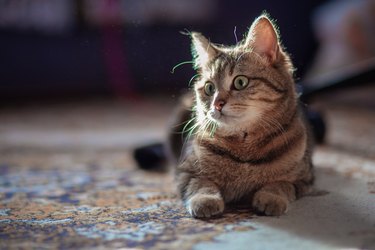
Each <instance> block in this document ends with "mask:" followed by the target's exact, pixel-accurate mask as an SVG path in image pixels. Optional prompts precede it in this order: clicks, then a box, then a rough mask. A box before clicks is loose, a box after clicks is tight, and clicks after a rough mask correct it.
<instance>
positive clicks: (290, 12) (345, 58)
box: [0, 0, 375, 146]
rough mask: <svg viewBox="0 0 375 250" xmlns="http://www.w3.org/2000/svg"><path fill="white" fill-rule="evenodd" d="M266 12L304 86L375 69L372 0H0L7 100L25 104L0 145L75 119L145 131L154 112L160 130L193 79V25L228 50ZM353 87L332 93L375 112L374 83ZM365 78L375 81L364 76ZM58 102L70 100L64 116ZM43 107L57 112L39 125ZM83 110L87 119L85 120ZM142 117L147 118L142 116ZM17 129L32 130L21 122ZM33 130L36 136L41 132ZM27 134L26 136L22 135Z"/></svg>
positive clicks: (5, 120)
mask: <svg viewBox="0 0 375 250" xmlns="http://www.w3.org/2000/svg"><path fill="white" fill-rule="evenodd" d="M263 11H267V12H268V13H269V14H270V15H271V17H272V18H274V20H275V21H276V23H277V25H278V26H279V29H280V33H281V40H282V43H283V45H284V46H285V47H286V49H287V51H288V52H289V53H290V55H291V58H292V60H293V62H294V65H295V67H296V69H297V71H296V73H295V78H296V80H297V82H300V83H302V84H305V85H307V87H313V88H314V86H318V87H319V86H320V85H319V84H322V83H323V84H326V83H329V84H331V83H335V81H337V79H339V81H340V80H342V79H343V78H345V77H347V73H348V72H349V73H350V72H352V69H353V67H352V65H358V64H360V66H361V65H362V64H361V63H363V62H365V63H364V64H365V66H366V65H367V66H368V65H370V66H372V68H371V70H370V73H372V76H373V75H374V70H373V69H374V65H375V63H374V62H375V61H374V56H375V32H374V31H375V1H374V0H355V1H354V0H340V1H339V0H337V1H335V0H330V1H328V0H306V1H298V0H288V1H276V0H275V1H249V0H239V1H224V0H137V1H135V0H64V1H60V0H0V105H1V106H0V107H19V105H21V106H22V107H30V108H29V110H27V111H24V112H26V113H25V114H22V112H23V111H21V110H20V109H19V110H16V111H14V110H9V109H0V110H2V111H3V112H2V113H1V114H0V120H1V124H0V126H1V127H2V128H3V129H2V130H1V131H3V133H1V134H0V144H2V145H4V144H6V143H8V142H12V143H13V142H14V141H17V140H20V141H19V144H22V143H21V142H25V138H28V136H30V138H32V139H30V146H33V145H34V144H33V143H36V142H37V141H38V138H41V135H45V134H46V131H47V130H46V129H45V128H46V127H47V126H48V124H50V127H51V129H52V131H55V132H56V131H59V130H58V129H57V128H58V127H59V126H60V128H61V130H62V131H63V130H64V129H67V130H69V129H71V127H69V126H68V127H66V126H67V125H66V124H77V123H79V124H81V126H82V127H83V128H84V129H88V128H92V127H93V126H95V124H101V125H103V124H107V127H105V126H104V127H105V129H106V130H109V128H110V127H111V126H114V124H118V128H119V130H120V128H121V127H122V128H126V129H124V130H127V131H131V129H130V128H129V126H128V127H127V125H128V124H133V123H132V122H133V121H135V120H137V121H138V122H137V123H135V124H137V125H142V126H145V125H147V124H148V125H150V124H153V123H155V124H156V123H157V119H159V120H160V123H158V124H159V125H160V128H161V130H163V129H164V128H165V127H166V126H167V125H165V124H166V120H168V119H167V118H165V117H168V114H169V113H170V110H171V108H173V106H174V105H175V103H176V100H177V97H178V96H179V95H180V93H181V92H182V91H183V90H185V89H187V88H188V83H189V80H190V79H191V77H192V76H193V75H194V72H193V69H192V67H191V64H184V65H181V66H180V67H178V68H177V69H176V70H174V72H173V73H172V69H173V67H174V66H175V65H177V64H179V63H181V62H188V61H191V54H190V39H189V37H188V36H187V35H186V32H187V31H199V32H202V33H203V34H205V35H206V36H207V37H209V38H210V39H211V41H213V42H216V43H222V44H226V45H233V44H235V43H236V39H238V40H240V39H241V38H242V37H243V35H244V34H245V33H246V31H247V29H248V27H249V26H250V25H251V23H252V21H253V20H254V19H255V18H256V17H257V16H258V15H260V14H261V13H262V12H263ZM184 33H185V35H184ZM359 68H361V67H359ZM367 68H368V67H367ZM367 71H368V70H367ZM331 73H334V74H333V77H332V74H331ZM309 79H313V80H311V81H310V80H309ZM363 80H364V81H363ZM353 82H354V83H355V84H354V85H358V86H359V87H358V88H356V89H357V90H358V89H359V90H360V93H357V94H355V92H356V91H353V89H352V90H350V93H349V94H347V95H346V96H345V98H344V99H343V98H341V99H340V97H339V96H337V95H336V94H334V93H332V92H330V93H329V94H328V100H331V101H332V100H334V101H337V102H340V104H342V103H343V102H345V100H348V99H349V100H351V103H353V102H354V103H356V104H358V103H364V105H363V106H366V107H370V108H371V109H373V108H374V106H375V105H374V104H373V102H371V100H373V99H374V98H373V96H374V92H375V91H374V88H373V87H372V88H370V90H368V89H365V90H363V88H362V87H361V86H362V85H361V84H359V83H358V84H357V83H356V82H355V81H353V80H352V81H351V84H352V85H353ZM362 82H366V83H368V82H370V83H373V82H374V80H373V78H372V80H371V79H369V77H367V78H366V77H365V79H362ZM308 85H310V86H308ZM372 86H374V85H373V84H372ZM319 93H320V92H319ZM155 98H157V99H159V100H158V101H153V100H154V99H155ZM99 100H100V101H99ZM103 101H104V102H106V103H105V104H104V103H103ZM306 101H307V102H308V103H314V102H313V101H311V100H310V99H309V100H306ZM51 103H57V104H59V105H60V107H61V105H65V106H63V107H61V108H60V112H58V111H57V109H58V108H57V107H56V105H55V106H53V107H52V106H51ZM109 103H111V104H109ZM153 104H155V105H153ZM90 105H91V106H90ZM106 105H107V106H106ZM111 105H112V106H111ZM114 105H115V106H116V105H117V106H116V107H114ZM142 105H143V106H142ZM163 105H164V106H165V107H162V108H160V110H159V111H157V109H158V107H160V106H163ZM79 107H81V108H83V107H84V108H83V109H84V111H80V108H79ZM93 107H95V108H93ZM46 108H47V109H49V110H48V111H45V110H43V109H46ZM127 109H131V111H127ZM99 110H101V111H99ZM114 110H116V111H114ZM322 110H323V111H325V110H327V108H324V107H323V109H322ZM110 111H112V112H110ZM74 112H75V113H74ZM158 112H159V113H160V114H165V115H164V116H157V115H156V114H158ZM45 113H48V114H49V115H51V117H49V116H48V115H47V116H46V117H44V118H40V120H37V117H38V114H41V117H43V115H42V114H45ZM82 114H84V117H86V118H85V119H86V120H87V121H85V122H84V121H82V122H81V121H80V122H78V121H77V120H80V119H81V120H83V119H82V116H81V115H82ZM104 114H106V115H107V116H104ZM110 114H112V115H110ZM132 115H136V116H135V117H133V118H131V117H132ZM12 117H13V118H12ZM26 117H27V118H26ZM129 117H130V118H129ZM145 117H148V118H151V119H153V120H152V122H151V123H150V122H143V123H142V122H140V121H144V120H143V119H145ZM90 119H91V120H92V121H91V120H90ZM121 119H124V120H121ZM89 121H90V122H89ZM140 123H142V124H140ZM20 124H23V126H25V129H18V130H17V129H15V128H16V127H17V126H18V125H20ZM33 124H34V125H33ZM42 124H43V125H42ZM61 124H65V125H61ZM16 125H17V126H16ZM33 126H34V128H35V131H36V130H37V131H40V132H41V135H39V136H35V138H34V137H33V136H34V135H37V133H36V132H35V131H34V130H33V129H31V128H32V127H33ZM135 127H137V126H135ZM155 127H156V126H154V127H152V126H151V125H150V128H147V129H146V130H147V131H148V133H149V132H150V131H151V130H155V129H156V128H155ZM133 128H134V126H133ZM138 128H139V127H138ZM124 130H121V131H124ZM164 130H165V129H164ZM164 130H163V131H164ZM25 131H30V133H29V134H28V136H21V134H22V133H23V132H25ZM12 133H13V134H14V137H12V136H11V135H12ZM95 135H96V136H97V133H95ZM143 135H144V137H145V138H146V137H147V136H148V135H149V134H147V133H145V134H143ZM128 136H129V135H128V134H126V135H124V137H121V136H118V135H116V134H114V135H113V140H117V141H118V142H120V141H129V137H128ZM45 137H46V138H47V139H46V140H47V141H48V140H52V139H51V138H53V137H51V136H49V137H48V136H45ZM64 138H65V140H66V142H67V143H68V142H69V143H72V142H74V141H77V138H76V137H75V136H71V137H67V136H63V135H62V136H61V137H58V138H56V142H59V141H60V140H63V139H64ZM66 138H70V139H66ZM85 138H86V137H85ZM87 138H91V137H90V136H88V137H87ZM87 138H86V139H87ZM108 138H110V136H109V135H108V134H106V135H105V136H103V138H101V139H98V141H101V142H103V141H105V140H107V141H108V144H110V143H111V140H110V139H108ZM1 139H2V140H1ZM133 139H134V138H133ZM133 139H131V140H133ZM87 140H88V142H87V144H90V143H89V141H90V140H89V139H87ZM114 144H116V143H114ZM120 144H121V143H120ZM22 145H23V144H22ZM90 145H91V144H90ZM0 146H1V145H0Z"/></svg>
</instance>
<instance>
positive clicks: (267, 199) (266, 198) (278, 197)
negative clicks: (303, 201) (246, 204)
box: [252, 182, 296, 216]
mask: <svg viewBox="0 0 375 250" xmlns="http://www.w3.org/2000/svg"><path fill="white" fill-rule="evenodd" d="M295 199H296V190H295V187H294V185H293V184H292V183H289V182H275V183H269V184H266V185H265V186H263V187H262V188H260V189H259V190H258V191H257V192H256V193H255V194H254V197H253V202H252V206H253V207H254V208H255V209H256V210H258V211H259V212H261V213H264V214H266V215H271V216H278V215H282V214H284V213H285V212H286V211H287V209H288V206H289V203H290V202H291V201H294V200H295Z"/></svg>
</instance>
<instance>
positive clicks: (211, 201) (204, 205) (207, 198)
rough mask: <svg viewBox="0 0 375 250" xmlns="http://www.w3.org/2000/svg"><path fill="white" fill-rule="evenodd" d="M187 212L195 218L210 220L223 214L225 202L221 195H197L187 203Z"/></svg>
mask: <svg viewBox="0 0 375 250" xmlns="http://www.w3.org/2000/svg"><path fill="white" fill-rule="evenodd" d="M187 210H188V211H189V213H190V214H191V215H192V216H193V217H197V218H210V217H212V216H214V215H219V214H222V213H223V211H224V201H223V198H221V196H220V195H213V194H195V195H193V196H192V197H191V198H190V199H189V200H188V201H187Z"/></svg>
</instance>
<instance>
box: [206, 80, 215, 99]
mask: <svg viewBox="0 0 375 250" xmlns="http://www.w3.org/2000/svg"><path fill="white" fill-rule="evenodd" d="M204 92H205V93H206V95H208V96H212V95H214V94H215V85H214V84H213V83H212V82H206V84H205V85H204Z"/></svg>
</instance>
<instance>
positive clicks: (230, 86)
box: [170, 15, 313, 217]
mask: <svg viewBox="0 0 375 250" xmlns="http://www.w3.org/2000/svg"><path fill="white" fill-rule="evenodd" d="M190 35H191V39H192V52H193V59H194V67H195V69H196V71H197V76H194V78H195V79H194V88H193V90H192V91H191V93H189V94H187V95H186V96H185V97H183V101H182V102H181V105H180V106H179V107H178V108H177V110H178V111H177V112H176V123H175V124H176V126H173V128H172V129H171V134H170V139H171V140H170V145H171V146H170V148H172V151H173V152H174V154H175V156H174V157H175V159H180V160H179V161H178V162H176V164H177V168H176V181H177V186H178V189H179V191H180V194H181V198H182V199H183V200H184V201H185V204H186V207H187V210H188V211H189V213H190V214H191V215H192V216H194V217H211V216H214V215H219V214H221V213H223V211H224V209H225V204H227V203H247V204H249V205H250V206H252V207H253V208H254V209H256V210H257V211H259V212H260V213H265V214H267V215H281V214H283V213H284V212H286V210H287V208H288V205H289V202H291V201H293V200H295V199H296V198H298V197H300V196H302V195H304V194H305V193H306V192H308V191H309V189H310V186H311V184H312V182H313V170H312V169H313V165H312V161H311V149H312V145H311V140H310V136H309V131H308V130H307V125H306V122H305V120H304V118H303V114H302V111H301V110H300V108H299V102H298V96H297V94H296V90H295V86H294V80H293V66H292V63H291V61H290V59H289V56H288V55H287V53H286V52H285V51H284V49H283V47H282V46H281V44H280V42H279V34H278V32H277V29H276V28H275V25H274V24H273V22H272V21H271V20H270V18H269V17H268V16H267V15H261V16H260V17H258V18H257V19H256V20H255V21H254V22H253V24H252V25H251V27H250V29H249V32H248V34H247V36H246V37H245V38H244V39H243V40H242V41H240V42H238V43H237V44H236V45H234V46H231V47H226V46H223V45H218V44H213V43H211V42H210V41H209V40H208V39H207V38H206V37H204V36H203V35H202V34H200V33H196V32H193V33H191V34H190ZM181 124H183V125H181ZM181 132H182V133H183V140H181ZM182 144H184V145H182Z"/></svg>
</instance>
